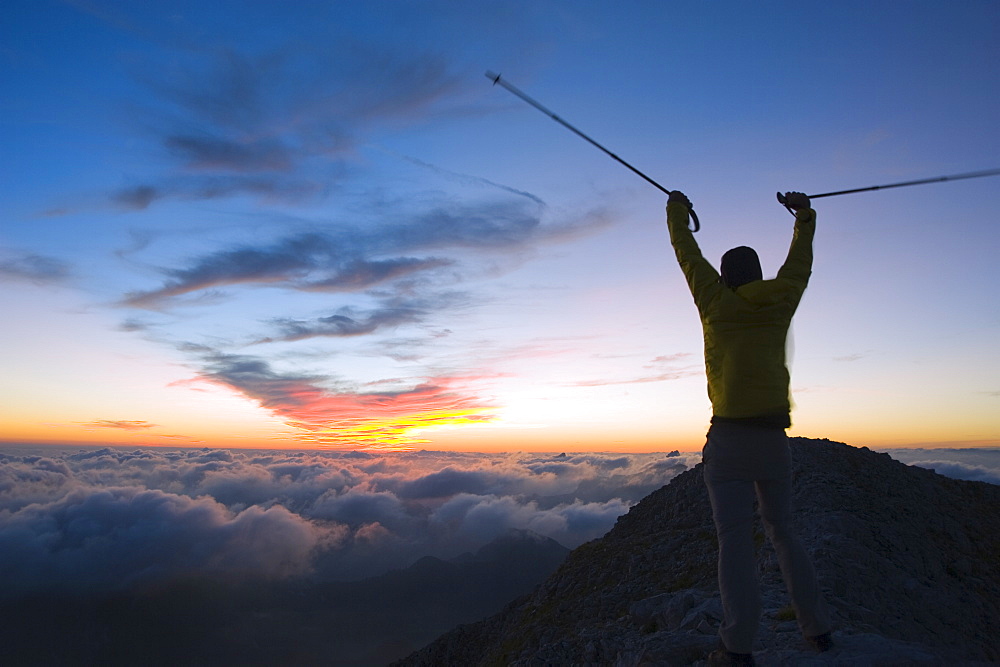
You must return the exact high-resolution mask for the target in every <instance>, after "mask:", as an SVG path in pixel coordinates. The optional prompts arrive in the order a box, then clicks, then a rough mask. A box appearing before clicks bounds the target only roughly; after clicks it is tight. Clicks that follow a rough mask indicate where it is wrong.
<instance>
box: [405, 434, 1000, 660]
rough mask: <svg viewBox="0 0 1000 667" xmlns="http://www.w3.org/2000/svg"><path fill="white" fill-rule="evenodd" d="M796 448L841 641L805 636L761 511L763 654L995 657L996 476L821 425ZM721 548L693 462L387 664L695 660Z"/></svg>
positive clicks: (712, 617)
mask: <svg viewBox="0 0 1000 667" xmlns="http://www.w3.org/2000/svg"><path fill="white" fill-rule="evenodd" d="M792 458H793V474H794V487H795V496H794V503H795V511H796V518H797V523H798V526H799V534H800V535H801V537H802V539H803V541H804V542H805V544H806V547H807V549H808V550H809V551H810V553H811V554H812V557H813V560H814V563H815V565H816V570H817V575H818V577H819V579H820V585H821V587H822V588H823V590H824V592H825V594H826V597H827V600H828V602H829V603H830V606H831V608H832V613H833V617H834V624H835V631H834V640H835V642H836V646H835V648H834V650H832V651H830V652H828V653H824V654H816V653H813V652H811V651H809V650H808V648H807V647H806V646H805V644H804V642H803V641H802V638H801V636H800V634H799V631H798V627H797V624H796V622H795V620H794V612H793V611H792V610H791V608H790V607H789V606H788V599H787V594H786V593H785V590H784V585H783V583H782V580H781V575H780V570H779V569H778V565H777V559H776V556H775V554H774V551H773V549H772V548H771V547H770V544H769V543H768V542H767V540H766V539H765V537H764V532H763V527H762V526H761V525H760V524H759V521H758V524H757V525H756V527H755V541H756V542H757V544H758V555H757V560H758V568H759V575H760V580H761V591H762V595H763V601H764V614H763V617H762V622H761V627H760V632H759V634H758V645H757V647H756V649H757V650H756V651H755V657H756V659H757V663H758V664H760V665H787V664H802V665H806V664H809V665H903V664H921V663H923V664H965V665H973V664H990V663H993V662H994V661H1000V640H998V639H997V636H998V635H997V628H1000V487H998V486H995V485H991V484H986V483H982V482H966V481H960V480H954V479H949V478H946V477H943V476H941V475H938V474H936V473H934V472H933V471H930V470H925V469H922V468H916V467H912V466H907V465H904V464H902V463H899V462H898V461H895V460H893V459H892V458H891V457H889V456H888V455H887V454H878V453H875V452H872V451H870V450H868V449H867V448H856V447H851V446H848V445H845V444H842V443H835V442H830V441H827V440H809V439H804V438H794V439H792ZM716 554H717V543H716V539H715V531H714V527H713V524H712V518H711V510H710V507H709V502H708V495H707V492H706V490H705V486H704V483H703V482H702V478H701V466H700V465H699V466H697V467H695V468H694V469H692V470H689V471H687V472H685V473H683V474H681V475H679V476H678V477H676V478H674V479H673V480H672V481H671V482H670V484H668V485H667V486H665V487H663V488H661V489H659V490H658V491H656V492H654V493H652V494H650V495H649V496H647V497H646V498H645V499H643V500H642V502H640V503H639V504H637V505H636V506H635V507H633V508H632V510H631V511H630V512H629V513H628V514H626V515H624V516H622V517H621V518H620V519H619V520H618V522H617V524H616V525H615V527H614V528H613V529H612V530H611V531H610V532H609V533H608V534H607V535H605V536H604V537H603V538H600V539H598V540H594V541H592V542H589V543H587V544H584V545H582V546H581V547H579V548H577V549H576V550H575V551H573V552H572V553H571V554H570V556H569V557H568V558H567V560H566V561H565V563H564V564H563V565H562V566H561V567H560V569H559V570H558V571H557V572H556V573H555V574H554V575H552V576H551V577H550V578H549V579H548V580H547V581H546V582H545V583H544V584H542V585H541V586H539V587H538V588H537V589H536V590H535V591H534V592H533V593H532V594H530V595H528V596H526V597H523V598H521V599H519V600H517V601H515V602H513V603H511V604H510V605H508V606H507V607H506V608H505V609H504V610H503V611H502V612H501V613H499V614H497V615H495V616H493V617H491V618H488V619H486V620H484V621H481V622H479V623H475V624H471V625H464V626H459V627H458V628H455V629H454V630H452V631H451V632H449V633H447V634H445V635H443V636H442V637H440V638H439V639H437V640H436V641H435V642H433V643H432V644H430V645H429V646H427V647H425V648H424V649H422V650H421V651H418V652H417V653H414V654H412V655H411V656H409V657H408V658H406V659H405V660H403V661H400V662H398V663H396V664H397V665H410V666H425V665H445V664H449V665H458V664H461V665H518V666H525V667H527V666H529V665H530V666H534V665H539V666H540V665H620V666H623V667H624V666H631V665H689V664H693V665H698V664H704V663H703V658H704V656H705V654H706V653H707V652H708V651H709V650H711V649H712V648H714V647H715V645H716V642H717V638H716V632H717V629H718V625H719V622H720V619H721V615H722V614H721V604H720V602H719V598H718V589H717V585H716V574H715V559H716Z"/></svg>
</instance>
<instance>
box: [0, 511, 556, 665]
mask: <svg viewBox="0 0 1000 667" xmlns="http://www.w3.org/2000/svg"><path fill="white" fill-rule="evenodd" d="M569 552H570V550H569V549H567V548H566V547H564V546H562V545H561V544H559V543H558V542H556V541H555V540H552V539H549V538H547V537H543V536H541V535H538V534H536V533H533V532H531V531H526V530H511V531H510V532H508V533H506V534H504V535H501V536H500V537H498V538H497V539H496V540H494V541H493V542H491V543H489V544H487V545H486V546H484V547H482V548H481V549H479V550H478V551H477V552H475V553H468V554H463V555H462V556H461V557H459V558H457V559H455V560H454V561H445V560H441V559H439V558H434V557H425V558H421V559H420V560H418V561H417V562H415V563H414V564H413V565H411V566H410V567H408V568H406V569H404V570H396V571H392V572H388V573H386V574H383V575H380V576H378V577H373V578H371V579H365V580H363V581H353V582H319V583H316V582H313V583H308V582H297V583H287V582H286V583H281V582H276V583H260V584H259V585H252V586H251V585H234V584H225V583H219V582H211V581H205V580H197V581H188V582H180V583H174V584H171V585H168V586H165V587H162V588H160V589H157V590H146V591H142V592H133V593H127V594H115V595H105V596H86V597H78V596H72V595H65V596H58V595H44V596H35V597H31V598H28V599H19V600H17V601H15V602H4V603H2V604H0V616H2V617H3V619H4V622H3V623H0V647H2V648H3V653H2V658H0V662H2V664H4V665H60V666H64V665H342V666H346V665H352V666H355V667H357V666H363V665H385V664H386V663H388V662H390V661H391V660H395V659H398V658H400V657H402V656H405V655H407V654H408V653H410V652H412V651H414V650H415V649H417V648H419V647H420V646H422V645H424V644H426V643H427V642H429V641H431V640H432V639H433V638H434V637H436V636H438V635H440V634H441V633H442V632H445V631H447V630H448V629H449V628H452V627H454V626H455V625H457V624H459V623H468V622H472V621H475V620H478V619H481V618H484V617H486V616H488V615H490V614H493V613H495V612H497V611H498V610H500V609H501V608H503V606H504V605H505V604H507V603H508V602H509V601H510V600H511V599H513V598H515V597H517V596H519V595H523V594H525V593H527V592H529V591H531V590H532V589H533V588H534V587H535V586H537V585H538V584H539V583H540V582H541V581H543V580H544V579H545V578H546V577H547V576H548V575H549V574H551V573H552V572H553V571H555V569H556V568H557V567H558V566H559V564H560V563H561V562H562V561H563V560H564V559H565V558H566V555H567V554H569Z"/></svg>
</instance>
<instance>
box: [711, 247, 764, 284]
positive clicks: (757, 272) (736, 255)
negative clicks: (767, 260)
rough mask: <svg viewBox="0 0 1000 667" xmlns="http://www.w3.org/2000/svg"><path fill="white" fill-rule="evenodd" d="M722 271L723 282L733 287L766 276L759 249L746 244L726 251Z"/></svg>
mask: <svg viewBox="0 0 1000 667" xmlns="http://www.w3.org/2000/svg"><path fill="white" fill-rule="evenodd" d="M721 273H722V275H721V278H722V284H723V285H725V286H726V287H729V288H731V289H736V288H737V287H739V286H740V285H746V284H747V283H750V282H753V281H754V280H763V278H764V272H763V271H761V269H760V258H759V257H757V251H756V250H754V249H753V248H748V247H747V246H745V245H741V246H740V247H739V248H733V249H732V250H727V251H726V254H725V255H723V256H722V271H721Z"/></svg>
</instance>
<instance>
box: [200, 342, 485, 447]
mask: <svg viewBox="0 0 1000 667" xmlns="http://www.w3.org/2000/svg"><path fill="white" fill-rule="evenodd" d="M223 361H224V364H223V366H224V367H219V366H217V367H216V371H215V372H211V373H205V374H203V375H202V378H203V379H205V380H208V381H210V382H213V383H216V384H221V385H223V386H226V387H229V388H230V389H235V390H237V391H239V392H240V393H242V394H243V395H245V396H247V397H248V398H250V399H252V400H254V401H256V402H257V403H258V404H259V405H260V406H261V407H263V408H265V409H267V410H270V411H271V412H272V413H274V414H275V415H276V416H277V417H279V418H280V419H282V420H283V421H284V422H285V423H286V424H287V425H289V426H291V427H293V428H296V429H298V430H300V431H301V432H302V439H303V440H305V441H307V442H311V443H313V444H317V445H325V446H332V447H344V448H352V449H358V448H364V449H411V448H412V447H413V445H415V444H418V443H420V442H426V440H422V439H420V438H419V437H418V436H417V432H418V431H420V430H424V429H428V428H437V427H442V426H455V425H461V424H473V423H482V422H487V421H491V420H492V419H493V418H494V416H493V414H492V413H493V410H494V409H495V407H494V406H491V405H488V404H486V403H485V402H483V401H482V400H481V399H480V398H478V397H477V396H475V395H472V394H471V393H470V392H468V391H463V390H461V389H458V388H457V385H458V384H459V382H460V381H464V382H468V381H469V379H470V378H435V379H434V380H433V381H431V382H425V383H424V384H420V385H418V386H416V387H413V388H412V389H406V390H400V391H382V392H369V393H364V392H332V391H330V390H328V389H325V388H323V387H322V386H320V385H319V378H315V377H308V376H299V377H295V376H286V375H281V374H278V373H275V372H274V371H272V370H271V368H270V367H269V366H268V365H267V364H266V363H264V362H261V361H260V360H256V359H253V360H250V359H248V358H245V357H229V358H225V359H224V360H223Z"/></svg>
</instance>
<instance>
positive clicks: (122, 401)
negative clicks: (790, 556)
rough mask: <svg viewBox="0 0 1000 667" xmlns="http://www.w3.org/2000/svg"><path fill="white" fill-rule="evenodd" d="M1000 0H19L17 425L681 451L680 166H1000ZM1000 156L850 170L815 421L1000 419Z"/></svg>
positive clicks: (200, 439) (945, 425)
mask: <svg viewBox="0 0 1000 667" xmlns="http://www.w3.org/2000/svg"><path fill="white" fill-rule="evenodd" d="M998 28H1000V8H998V6H997V5H996V3H993V2H962V3H955V4H948V5H945V4H943V3H937V2H880V3H861V2H840V3H820V2H806V3H789V2H764V3H753V4H749V3H734V2H718V3H712V4H708V3H664V2H648V3H646V2H624V3H598V2H573V3H565V2H531V3H527V2H526V3H516V2H503V3H489V2H483V3H458V2H391V3H388V2H387V3H379V2H366V3H321V2H315V3H312V2H297V3H294V4H283V3H264V2H250V3H246V2H213V3H194V2H190V3H188V2H170V3H165V2H164V3H159V2H151V3H143V4H142V5H137V4H135V3H128V2H97V1H93V2H84V1H74V2H44V1H42V2H14V3H9V8H8V10H7V12H6V13H5V16H4V18H3V23H2V30H3V40H2V41H3V45H4V46H3V48H2V51H0V77H2V78H0V85H2V88H3V91H4V95H3V102H2V103H0V104H2V106H0V110H2V113H0V133H2V134H0V145H2V146H3V149H2V150H3V154H4V157H5V158H6V159H4V160H3V161H2V166H0V188H2V191H0V195H2V199H3V201H4V203H5V204H4V207H3V211H2V212H0V304H2V307H3V308H4V309H5V314H6V316H5V322H6V324H5V326H4V327H3V331H2V332H0V345H2V346H3V350H4V365H5V368H6V369H7V372H6V373H5V378H4V381H3V382H2V383H0V399H2V402H3V404H4V405H5V406H6V407H5V409H4V411H3V413H2V414H0V437H2V438H3V439H4V440H7V441H21V442H81V443H84V442H108V443H112V444H140V445H198V446H202V445H207V446H220V447H233V446H241V447H255V446H257V447H272V448H273V447H279V446H292V447H302V446H324V447H334V448H348V449H351V448H358V447H372V448H409V447H430V448H435V449H459V450H462V449H464V450H478V451H484V450H490V451H498V450H500V451H502V450H541V451H563V450H567V449H569V450H603V451H664V450H670V449H675V448H678V447H679V448H681V449H683V450H688V451H690V450H693V449H697V448H699V447H700V445H701V442H699V440H700V439H701V438H702V437H703V433H704V429H705V425H706V424H707V421H708V418H709V416H710V412H709V405H708V401H707V396H706V394H705V391H704V373H703V370H702V367H701V363H702V359H701V337H700V331H699V324H698V321H697V317H696V313H695V311H694V307H693V304H692V302H691V299H690V296H689V295H688V293H687V291H686V287H685V285H684V283H683V280H682V277H681V274H680V271H679V270H678V269H677V267H676V266H675V264H674V262H673V257H672V253H671V250H670V247H669V242H668V239H667V235H666V230H665V226H664V224H663V206H664V204H665V201H664V199H665V198H664V197H663V195H662V193H660V192H658V191H657V190H655V189H654V188H652V187H651V186H649V185H648V184H646V183H644V182H643V181H642V180H641V179H639V178H637V177H636V176H635V175H633V174H631V173H630V172H628V171H627V170H625V169H624V168H622V167H621V166H620V165H617V164H616V163H614V162H613V161H612V160H610V159H609V158H607V156H604V155H602V154H601V153H600V152H599V151H597V150H596V149H595V148H593V147H592V146H589V145H588V144H586V143H585V142H583V141H582V140H580V139H579V138H578V137H575V136H573V135H572V134H571V133H569V132H568V131H566V130H565V129H564V128H561V127H560V126H558V125H557V124H555V123H554V122H552V121H551V120H550V119H547V118H546V117H545V116H543V115H542V114H540V113H538V112H537V111H536V110H534V109H532V108H530V107H529V106H527V105H526V104H524V103H523V102H521V101H520V100H518V99H516V98H515V97H513V96H512V95H510V94H509V93H508V92H506V91H504V90H502V89H501V88H499V87H493V86H491V85H490V83H489V81H487V80H486V79H485V77H484V76H483V73H484V72H485V71H486V70H494V71H497V72H500V73H501V74H503V75H504V77H505V78H506V79H507V80H509V81H510V82H512V83H513V84H514V85H517V86H519V87H520V88H522V89H524V90H525V91H526V92H527V93H529V94H530V95H532V96H534V97H535V98H537V99H538V100H539V101H541V102H542V103H543V104H545V105H546V106H548V107H549V108H551V109H553V110H554V111H556V112H557V113H559V114H560V115H561V116H563V117H564V118H566V119H567V120H568V121H570V122H571V123H573V124H574V125H576V126H577V127H579V128H580V129H582V130H583V131H585V132H587V133H588V134H590V135H591V136H593V137H594V138H596V139H597V140H598V141H600V142H601V143H603V144H604V145H606V146H608V147H610V148H612V149H613V150H615V151H616V152H617V153H618V154H620V155H621V156H622V157H623V158H624V159H626V160H628V161H630V162H631V163H633V164H635V165H636V166H637V167H639V168H640V169H642V170H643V171H644V172H646V173H648V174H649V175H650V176H652V177H653V178H654V179H656V180H657V181H659V182H661V183H662V184H664V185H665V186H667V187H670V188H678V189H682V190H684V191H685V192H686V193H687V194H688V195H689V196H690V198H691V199H692V200H693V201H694V203H695V206H696V208H697V210H698V212H699V215H700V216H701V219H702V223H703V230H702V231H701V232H700V233H699V235H698V241H699V243H700V244H701V246H702V249H703V250H704V252H705V254H706V256H708V257H709V258H711V259H713V260H716V261H717V258H718V257H720V256H721V254H722V252H724V251H725V250H726V249H727V248H729V247H732V246H736V245H743V244H746V245H752V246H754V247H755V248H757V249H758V251H759V252H760V254H761V257H762V261H763V263H764V266H765V274H770V275H773V274H774V273H775V272H776V270H777V268H778V266H779V265H780V262H781V261H782V259H783V257H784V252H785V251H786V249H787V244H788V240H789V237H790V231H791V230H790V227H791V217H790V216H789V215H788V214H787V213H786V212H785V211H784V210H783V209H782V208H780V207H779V206H778V205H777V204H776V203H775V202H774V192H775V191H776V190H804V191H807V192H812V193H815V192H823V191H830V190H840V189H844V188H851V187H860V186H868V185H877V184H882V183H891V182H896V181H902V180H909V179H914V178H922V177H930V176H939V175H946V174H953V173H961V172H968V171H974V170H979V169H991V168H996V167H1000V164H998V158H997V156H998V155H1000V150H998V149H1000V131H998V129H997V123H996V118H998V117H1000V94H998V92H1000V65H998V64H997V63H998V62H1000V58H998V57H997V56H998V55H1000V54H998V53H997V46H996V41H995V36H996V34H997V31H998ZM997 182H998V181H997V179H973V180H968V181H961V182H955V183H945V184H940V185H928V186H921V187H917V188H904V189H898V190H891V191H884V192H878V193H865V194H858V195H851V196H845V197H837V198H829V199H824V200H817V201H816V202H815V208H816V209H817V212H818V219H819V231H818V233H817V239H816V263H815V267H814V275H813V280H812V282H811V284H810V287H809V289H808V291H807V292H806V295H805V298H804V299H803V302H802V305H801V307H800V310H799V313H798V314H797V316H796V321H795V323H794V330H793V350H792V355H791V356H792V361H791V365H792V374H793V391H794V395H795V401H796V406H797V409H796V412H795V415H794V416H793V419H794V421H795V427H794V429H793V434H798V435H806V436H812V437H830V438H831V439H836V440H842V441H846V442H849V443H851V444H857V445H872V446H881V447H884V446H931V445H935V446H936V445H945V446H948V445H961V446H977V445H995V444H996V443H997V442H998V441H1000V420H997V418H996V414H997V413H998V410H997V401H998V400H1000V386H998V385H997V381H996V378H997V377H1000V355H998V353H997V351H996V345H995V341H996V340H997V334H998V329H1000V317H998V314H1000V308H998V299H997V296H996V293H995V290H994V288H993V286H994V284H995V282H996V281H995V268H994V267H995V257H994V253H995V250H996V248H997V247H998V243H997V240H998V238H997V236H998V232H997V224H996V221H997V220H998V218H1000V196H998V195H997Z"/></svg>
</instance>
